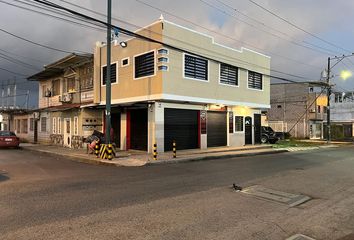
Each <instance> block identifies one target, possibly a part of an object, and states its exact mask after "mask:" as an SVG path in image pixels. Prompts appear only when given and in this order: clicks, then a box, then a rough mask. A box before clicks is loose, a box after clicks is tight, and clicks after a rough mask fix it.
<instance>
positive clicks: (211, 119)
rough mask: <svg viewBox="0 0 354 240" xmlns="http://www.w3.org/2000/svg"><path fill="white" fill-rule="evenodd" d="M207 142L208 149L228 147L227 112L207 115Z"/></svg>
mask: <svg viewBox="0 0 354 240" xmlns="http://www.w3.org/2000/svg"><path fill="white" fill-rule="evenodd" d="M207 141H208V144H207V145H208V147H219V146H226V145H227V119H226V112H210V111H208V114H207Z"/></svg>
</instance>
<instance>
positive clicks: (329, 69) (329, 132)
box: [327, 57, 331, 143]
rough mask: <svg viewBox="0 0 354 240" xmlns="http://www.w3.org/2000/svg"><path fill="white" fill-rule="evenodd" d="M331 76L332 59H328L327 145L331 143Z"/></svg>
mask: <svg viewBox="0 0 354 240" xmlns="http://www.w3.org/2000/svg"><path fill="white" fill-rule="evenodd" d="M330 75H331V58H330V57H329V58H328V66H327V87H328V88H327V143H330V142H331V109H330V102H329V100H330V99H331V85H330V82H329V80H330Z"/></svg>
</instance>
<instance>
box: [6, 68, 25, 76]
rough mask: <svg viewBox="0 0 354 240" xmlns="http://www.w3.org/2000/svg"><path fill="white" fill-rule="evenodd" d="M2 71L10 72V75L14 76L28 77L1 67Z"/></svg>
mask: <svg viewBox="0 0 354 240" xmlns="http://www.w3.org/2000/svg"><path fill="white" fill-rule="evenodd" d="M0 70H3V71H5V72H9V73H12V74H15V75H19V76H23V77H26V76H27V75H25V74H22V73H16V72H13V71H11V70H8V69H6V68H2V67H0Z"/></svg>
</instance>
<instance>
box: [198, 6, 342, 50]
mask: <svg viewBox="0 0 354 240" xmlns="http://www.w3.org/2000/svg"><path fill="white" fill-rule="evenodd" d="M199 1H200V2H202V3H204V4H205V5H207V6H209V7H211V8H213V9H216V10H217V11H219V12H221V13H223V14H224V15H226V16H229V17H232V18H234V19H236V20H238V21H240V22H242V23H244V24H246V25H248V26H250V27H253V28H255V29H257V30H258V31H261V32H263V33H266V34H269V35H271V36H273V37H275V38H278V39H281V40H284V41H287V42H290V43H292V44H294V45H296V46H298V47H302V48H306V49H309V50H312V51H315V52H318V53H321V54H324V55H326V56H327V55H329V54H333V52H332V53H329V52H324V51H322V50H318V49H315V48H313V47H309V46H306V45H303V44H302V43H298V42H297V40H294V39H290V40H289V39H286V38H284V37H281V36H279V35H276V34H274V33H271V32H269V31H266V30H264V29H261V28H259V27H257V26H255V25H253V24H251V23H248V22H246V21H244V20H242V19H240V18H238V17H236V16H235V15H232V14H229V13H227V12H225V11H224V10H222V9H220V8H218V7H216V6H214V5H213V4H211V3H208V2H206V1H204V0H199ZM218 2H220V3H221V1H218ZM229 7H231V6H229ZM233 10H235V9H233ZM334 54H336V53H334Z"/></svg>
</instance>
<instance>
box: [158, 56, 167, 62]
mask: <svg viewBox="0 0 354 240" xmlns="http://www.w3.org/2000/svg"><path fill="white" fill-rule="evenodd" d="M160 58H166V59H167V61H166V62H164V61H160ZM157 62H158V63H169V62H170V59H169V58H168V57H165V56H160V57H158V58H157Z"/></svg>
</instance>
